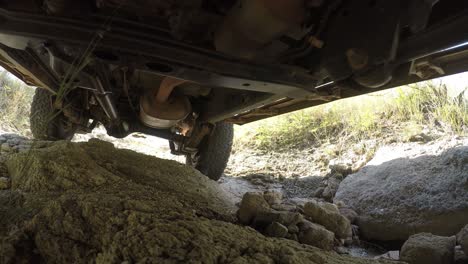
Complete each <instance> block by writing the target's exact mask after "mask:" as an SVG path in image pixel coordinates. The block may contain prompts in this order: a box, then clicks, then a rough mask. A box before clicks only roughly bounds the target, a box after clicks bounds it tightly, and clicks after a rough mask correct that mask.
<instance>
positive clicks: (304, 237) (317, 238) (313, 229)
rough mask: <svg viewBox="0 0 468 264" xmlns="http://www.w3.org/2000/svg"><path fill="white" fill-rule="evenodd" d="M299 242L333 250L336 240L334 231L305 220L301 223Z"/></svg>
mask: <svg viewBox="0 0 468 264" xmlns="http://www.w3.org/2000/svg"><path fill="white" fill-rule="evenodd" d="M299 230H300V231H299V235H298V239H299V242H300V243H302V244H307V245H311V246H314V247H318V248H321V249H325V250H332V249H333V246H334V241H335V235H334V234H333V232H330V231H329V230H327V229H325V228H324V227H323V226H321V225H318V224H314V223H312V222H310V221H307V220H304V221H302V222H301V223H300V224H299Z"/></svg>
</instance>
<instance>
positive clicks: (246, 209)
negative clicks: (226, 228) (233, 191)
mask: <svg viewBox="0 0 468 264" xmlns="http://www.w3.org/2000/svg"><path fill="white" fill-rule="evenodd" d="M270 210H271V209H270V206H269V205H268V203H267V202H266V201H265V198H263V195H262V194H261V193H255V192H247V193H245V194H244V196H243V197H242V200H241V202H240V205H239V210H238V211H237V216H238V218H239V222H240V223H241V224H244V225H249V224H250V223H251V222H252V220H253V219H254V218H255V216H256V215H257V214H259V213H264V212H269V211H270ZM271 222H273V221H271ZM271 222H270V223H271Z"/></svg>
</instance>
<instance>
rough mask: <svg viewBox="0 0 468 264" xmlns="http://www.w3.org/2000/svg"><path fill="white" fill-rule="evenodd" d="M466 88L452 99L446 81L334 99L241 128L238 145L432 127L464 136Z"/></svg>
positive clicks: (266, 146)
mask: <svg viewBox="0 0 468 264" xmlns="http://www.w3.org/2000/svg"><path fill="white" fill-rule="evenodd" d="M467 124H468V110H467V100H466V95H465V93H464V92H462V93H460V94H459V95H458V96H455V97H451V96H449V94H448V89H447V87H446V86H445V85H437V84H435V83H434V82H423V83H419V84H415V85H411V86H406V87H400V88H395V89H390V90H387V91H383V92H377V93H373V94H368V95H364V96H358V97H354V98H349V99H343V100H339V101H335V102H332V103H329V104H326V105H322V106H317V107H314V108H310V109H305V110H300V111H296V112H293V113H289V114H285V115H282V116H277V117H273V118H269V119H266V120H262V121H259V122H255V123H253V124H248V125H245V126H242V127H239V128H238V129H237V131H236V134H237V136H236V142H235V148H238V149H239V148H242V147H243V146H244V145H249V146H250V147H251V148H252V147H253V148H256V149H259V150H263V151H268V150H272V151H283V150H287V149H305V148H310V147H313V146H319V145H322V144H324V143H327V142H328V143H339V142H341V143H343V142H345V143H348V145H349V144H350V143H353V142H358V141H360V140H362V139H373V138H375V139H379V138H381V137H382V135H392V134H393V135H396V134H399V135H403V137H405V134H406V133H413V134H414V133H417V132H418V131H421V130H422V127H434V128H437V129H438V130H442V131H443V132H444V133H455V134H461V135H466V132H467V130H468V127H467Z"/></svg>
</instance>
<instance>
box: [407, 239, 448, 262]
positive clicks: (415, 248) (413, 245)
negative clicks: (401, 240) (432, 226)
mask: <svg viewBox="0 0 468 264" xmlns="http://www.w3.org/2000/svg"><path fill="white" fill-rule="evenodd" d="M454 250H455V236H451V237H443V236H436V235H433V234H430V233H419V234H416V235H412V236H410V237H409V239H408V240H407V241H406V242H405V244H403V246H402V247H401V252H400V259H401V260H402V261H405V262H408V263H409V264H452V263H453V262H454Z"/></svg>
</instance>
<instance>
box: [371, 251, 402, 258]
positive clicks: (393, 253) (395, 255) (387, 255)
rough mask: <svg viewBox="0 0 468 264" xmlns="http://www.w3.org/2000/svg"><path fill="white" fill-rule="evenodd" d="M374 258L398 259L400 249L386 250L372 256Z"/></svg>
mask: <svg viewBox="0 0 468 264" xmlns="http://www.w3.org/2000/svg"><path fill="white" fill-rule="evenodd" d="M374 259H387V260H399V259H400V251H399V250H392V251H388V252H386V253H384V254H382V255H380V256H377V257H374Z"/></svg>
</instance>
